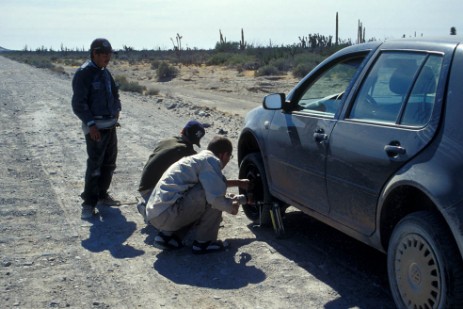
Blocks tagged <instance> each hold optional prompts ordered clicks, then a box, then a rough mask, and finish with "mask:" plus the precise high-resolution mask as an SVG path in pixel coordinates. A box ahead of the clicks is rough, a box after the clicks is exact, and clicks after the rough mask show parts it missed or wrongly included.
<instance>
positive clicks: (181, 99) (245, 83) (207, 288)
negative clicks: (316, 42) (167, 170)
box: [0, 57, 394, 308]
mask: <svg viewBox="0 0 463 309" xmlns="http://www.w3.org/2000/svg"><path fill="white" fill-rule="evenodd" d="M209 69H210V68H209ZM114 70H115V71H116V72H117V71H118V68H116V67H114ZM140 71H142V70H140ZM0 72H1V78H0V126H1V131H0V134H1V137H0V162H1V165H0V176H1V177H0V192H1V194H0V205H1V206H0V230H1V234H0V261H1V264H0V304H1V305H0V307H1V308H392V307H394V305H393V303H392V301H391V297H390V294H389V289H388V285H387V279H386V277H387V276H386V262H385V256H384V255H382V254H381V253H378V252H376V251H374V250H372V249H370V248H368V247H366V246H364V245H362V244H360V243H358V242H356V241H353V240H351V239H350V238H348V237H347V236H344V235H343V234H340V233H339V232H337V231H334V230H332V229H330V228H328V227H326V226H324V225H322V224H320V223H318V222H317V221H314V220H312V219H310V218H309V217H308V216H305V215H303V214H301V213H300V212H298V211H295V210H293V211H290V212H289V213H288V214H287V216H286V219H285V224H286V229H287V237H286V238H284V239H276V238H275V237H274V234H273V231H272V230H269V229H265V228H260V227H255V226H253V225H252V224H251V222H250V221H249V220H248V219H247V218H246V217H245V215H244V213H243V212H241V211H240V213H239V214H238V215H237V216H231V215H224V222H223V228H222V229H221V232H220V236H221V238H223V239H228V240H229V241H230V243H231V248H230V249H229V250H228V251H226V252H222V253H217V254H212V255H207V256H194V255H192V254H191V253H190V250H189V249H188V248H184V249H181V250H178V251H171V252H162V251H161V250H159V249H157V248H155V247H153V246H152V241H153V238H154V236H155V233H156V231H155V230H154V229H153V228H150V227H147V226H146V225H145V224H144V223H143V219H142V218H141V217H140V215H139V214H138V213H137V210H136V207H135V205H134V202H135V196H136V189H137V185H138V181H139V177H140V173H141V170H142V167H143V165H144V163H145V161H146V159H147V158H148V156H149V154H150V152H151V149H152V148H153V147H154V145H155V144H156V143H157V141H159V140H160V139H162V138H165V137H168V136H173V135H175V134H177V133H178V132H179V131H180V130H181V127H182V125H183V124H184V123H186V121H187V120H189V119H191V118H197V119H199V120H200V121H203V122H204V123H206V124H207V125H208V128H207V131H206V132H207V133H206V137H205V138H204V141H203V145H206V144H207V142H208V141H209V139H210V138H211V137H212V136H213V135H215V134H226V135H227V136H228V137H229V138H231V139H232V141H233V142H234V143H235V145H236V141H237V137H238V134H239V130H240V127H241V124H242V116H243V115H244V114H245V112H246V111H248V110H249V109H251V108H252V107H254V106H257V105H259V104H260V102H261V100H262V96H263V95H264V94H265V93H267V92H270V91H287V90H288V89H289V88H291V86H292V85H294V82H295V81H294V80H291V79H290V78H282V79H280V80H277V81H273V80H265V79H255V78H253V77H252V76H247V75H246V74H242V75H240V76H238V75H237V73H236V72H229V71H226V70H221V69H218V68H215V70H214V71H212V70H209V72H207V70H200V69H198V68H183V69H182V75H181V77H180V78H179V79H178V80H175V81H172V82H169V83H164V84H159V83H155V82H154V81H152V80H150V79H149V78H148V77H147V75H146V74H148V73H146V72H145V73H143V74H139V75H136V74H135V73H134V75H133V76H134V77H133V78H137V79H139V80H140V81H141V82H146V83H147V85H149V86H152V87H158V89H160V94H159V95H158V96H141V95H135V94H130V93H123V94H122V102H123V109H124V110H123V114H122V118H121V125H122V127H121V128H120V130H119V132H118V134H119V157H118V168H117V170H116V173H115V176H114V180H113V185H112V189H111V190H112V192H113V194H114V195H115V196H116V197H117V198H119V199H121V200H123V201H124V203H123V205H122V206H121V207H100V211H101V213H102V216H101V218H100V219H99V220H95V221H93V222H87V221H82V220H81V219H80V198H79V194H80V192H81V190H82V188H83V174H84V170H85V160H86V155H85V142H84V138H83V136H82V133H81V131H80V124H79V121H78V119H77V118H76V117H75V116H74V115H73V114H72V111H71V107H70V98H71V94H72V93H71V87H70V82H71V79H70V78H71V77H70V76H68V75H56V74H53V73H50V72H49V71H46V70H40V69H36V68H32V67H29V66H27V65H24V64H18V63H15V62H12V61H10V60H8V59H5V58H3V57H0ZM142 72H143V71H142ZM184 72H190V75H185V73H184ZM126 74H132V73H131V72H130V71H127V72H126ZM235 157H236V156H235ZM225 173H226V175H227V176H228V177H230V178H234V177H236V175H237V174H238V167H237V164H236V162H235V163H233V162H231V163H230V164H229V165H228V166H227V168H226V169H225Z"/></svg>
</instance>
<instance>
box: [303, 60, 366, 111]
mask: <svg viewBox="0 0 463 309" xmlns="http://www.w3.org/2000/svg"><path fill="white" fill-rule="evenodd" d="M363 59H364V57H358V58H355V59H352V58H351V59H348V60H344V61H341V62H339V63H337V64H335V65H333V66H331V67H330V68H329V69H328V70H326V71H324V72H323V73H322V74H321V75H320V76H319V77H318V78H317V79H316V80H315V81H314V82H313V83H312V84H311V85H310V86H309V87H308V88H307V89H306V90H305V92H304V93H303V94H302V96H301V98H300V99H299V102H298V103H297V110H298V111H305V112H310V113H316V114H320V115H323V116H327V117H334V115H335V114H336V112H337V110H338V109H339V107H340V105H341V104H340V103H341V100H342V96H343V94H344V92H345V91H346V89H347V87H348V86H349V83H350V82H351V80H352V78H353V76H354V74H355V72H356V71H357V69H358V67H359V66H360V64H361V63H362V61H363Z"/></svg>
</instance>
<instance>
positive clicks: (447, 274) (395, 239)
mask: <svg viewBox="0 0 463 309" xmlns="http://www.w3.org/2000/svg"><path fill="white" fill-rule="evenodd" d="M387 269H388V277H389V285H390V287H391V292H392V296H393V298H394V301H395V303H396V305H397V307H398V308H452V307H455V306H457V305H458V304H459V305H461V304H462V303H463V263H462V259H461V257H460V254H459V251H458V248H457V246H456V243H455V242H454V240H453V237H452V235H451V233H450V231H449V230H448V228H447V226H446V225H445V223H444V222H443V221H442V220H441V219H440V218H439V217H438V216H437V215H435V214H433V213H432V212H429V211H421V212H416V213H412V214H410V215H408V216H406V217H404V218H403V219H402V220H401V221H400V222H399V223H398V224H397V226H396V227H395V228H394V231H393V233H392V236H391V239H390V242H389V247H388V253H387Z"/></svg>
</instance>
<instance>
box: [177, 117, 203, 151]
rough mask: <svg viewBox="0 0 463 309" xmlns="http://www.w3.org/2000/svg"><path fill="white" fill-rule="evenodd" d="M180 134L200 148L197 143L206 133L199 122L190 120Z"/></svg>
mask: <svg viewBox="0 0 463 309" xmlns="http://www.w3.org/2000/svg"><path fill="white" fill-rule="evenodd" d="M182 133H183V135H185V136H186V137H187V138H188V140H189V141H190V142H192V143H193V144H195V145H197V146H198V147H201V145H200V144H199V141H200V140H201V138H202V137H203V136H204V134H206V131H205V130H204V126H203V125H202V124H201V123H200V122H198V121H196V120H190V121H188V123H187V124H186V125H185V127H184V128H183V131H182Z"/></svg>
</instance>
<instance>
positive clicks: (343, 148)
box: [326, 51, 443, 235]
mask: <svg viewBox="0 0 463 309" xmlns="http://www.w3.org/2000/svg"><path fill="white" fill-rule="evenodd" d="M442 60H443V57H442V55H441V54H437V53H436V54H432V53H428V52H416V51H383V52H379V53H378V56H377V58H376V61H375V62H374V64H373V65H372V66H371V68H370V69H369V71H368V73H367V74H366V77H365V78H364V79H363V82H362V84H361V86H360V87H359V88H358V91H356V93H355V94H353V95H352V96H351V97H352V100H351V102H352V104H351V105H350V106H349V107H348V108H346V110H345V115H346V116H345V117H344V119H343V120H340V121H339V122H338V123H337V124H336V127H335V128H334V129H333V132H332V134H331V136H330V143H329V145H330V150H329V155H328V158H327V169H326V173H327V192H328V198H329V204H330V217H332V218H334V219H336V220H338V221H340V222H342V223H343V224H345V225H346V226H348V227H350V228H353V229H355V230H357V231H359V232H361V233H363V234H365V235H369V234H370V233H372V232H373V231H374V228H375V214H376V205H377V201H378V198H379V195H380V192H381V189H382V187H383V186H384V184H385V183H386V182H387V180H388V179H389V178H390V177H391V176H392V175H393V174H394V173H395V172H396V171H397V170H398V169H399V168H400V167H402V166H403V165H404V164H405V162H407V161H409V160H410V159H411V158H413V157H414V156H415V155H416V154H417V153H418V152H419V151H420V150H421V149H423V148H424V147H425V146H426V145H427V144H428V143H429V142H430V140H431V139H432V137H433V136H434V133H435V130H436V126H435V125H430V119H431V115H432V112H433V108H434V106H435V102H436V90H437V84H438V81H439V78H438V77H439V75H440V71H441V68H442Z"/></svg>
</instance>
